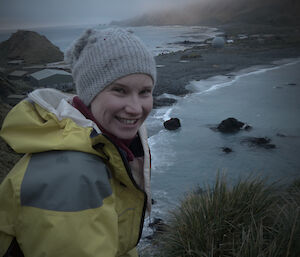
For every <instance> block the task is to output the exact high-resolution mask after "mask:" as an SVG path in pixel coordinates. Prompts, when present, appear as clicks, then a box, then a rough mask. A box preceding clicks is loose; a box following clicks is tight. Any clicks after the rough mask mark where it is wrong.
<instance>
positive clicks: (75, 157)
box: [21, 151, 112, 212]
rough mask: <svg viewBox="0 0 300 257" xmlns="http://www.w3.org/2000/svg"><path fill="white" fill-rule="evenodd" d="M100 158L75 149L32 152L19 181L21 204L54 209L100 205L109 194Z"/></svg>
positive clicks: (73, 208)
mask: <svg viewBox="0 0 300 257" xmlns="http://www.w3.org/2000/svg"><path fill="white" fill-rule="evenodd" d="M109 178H110V174H109V171H108V169H107V168H106V165H105V164H104V163H103V161H102V159H101V158H100V157H98V156H96V155H93V154H89V153H83V152H76V151H49V152H43V153H36V154H32V157H31V159H30V162H29V164H28V167H27V170H26V172H25V175H24V179H23V182H22V185H21V205H23V206H32V207H37V208H41V209H47V210H53V211H66V212H68V211H69V212H71V211H81V210H86V209H91V208H97V207H100V206H101V205H102V203H103V199H104V198H106V197H108V196H110V195H111V194H112V188H111V185H110V182H109Z"/></svg>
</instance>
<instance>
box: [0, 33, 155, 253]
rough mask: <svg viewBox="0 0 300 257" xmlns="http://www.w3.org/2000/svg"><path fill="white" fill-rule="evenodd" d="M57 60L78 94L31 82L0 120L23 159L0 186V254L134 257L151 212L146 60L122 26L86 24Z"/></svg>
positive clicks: (151, 64)
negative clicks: (30, 89) (35, 86)
mask: <svg viewBox="0 0 300 257" xmlns="http://www.w3.org/2000/svg"><path fill="white" fill-rule="evenodd" d="M65 60H66V62H68V63H69V64H70V66H71V69H72V75H73V79H74V82H75V86H76V91H77V94H78V95H76V96H71V95H67V94H64V93H62V92H60V91H57V90H53V89H37V90H35V91H33V92H32V93H30V94H29V97H28V99H25V100H24V101H22V102H20V103H19V104H18V105H16V106H15V107H14V109H13V110H12V111H11V112H10V113H9V114H8V115H7V117H6V119H5V121H4V123H3V126H2V130H1V136H2V137H3V138H4V140H6V142H8V144H10V146H11V147H12V148H13V149H14V150H15V151H16V152H19V153H24V154H25V156H24V157H23V158H22V159H21V161H19V163H17V164H16V166H15V167H14V168H13V170H12V171H11V172H10V173H9V174H8V175H7V177H6V178H5V180H4V181H3V182H2V184H1V185H0V206H1V211H0V242H1V244H0V257H2V256H16V255H15V252H16V251H17V252H18V251H19V253H20V252H22V253H23V254H24V256H32V257H37V256H61V255H64V256H72V257H74V256H75V257H76V256H80V257H85V256H86V257H88V256H93V257H96V256H99V257H103V256H105V257H116V256H124V257H125V256H126V257H131V256H132V257H133V256H135V257H137V251H136V248H135V247H136V245H137V244H138V242H139V239H140V237H141V233H142V229H143V222H144V218H145V215H147V214H149V213H150V211H151V193H150V152H149V148H148V143H147V133H146V129H145V126H144V125H143V123H144V121H145V119H146V118H147V116H148V115H149V113H150V111H151V109H152V105H153V98H152V92H153V89H154V86H155V81H156V66H155V61H154V58H153V56H152V54H150V52H149V51H148V50H147V49H146V47H145V46H144V45H143V44H142V43H141V41H140V40H139V39H138V38H136V37H135V36H134V35H132V34H131V33H129V32H127V31H124V30H122V29H107V30H99V31H98V30H93V29H92V30H87V31H86V32H85V33H84V34H83V35H82V36H81V37H80V38H79V39H78V40H76V41H75V42H74V44H73V45H72V46H71V47H70V49H69V50H68V51H67V53H66V56H65Z"/></svg>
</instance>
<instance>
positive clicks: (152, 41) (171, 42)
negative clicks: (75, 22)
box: [0, 25, 222, 55]
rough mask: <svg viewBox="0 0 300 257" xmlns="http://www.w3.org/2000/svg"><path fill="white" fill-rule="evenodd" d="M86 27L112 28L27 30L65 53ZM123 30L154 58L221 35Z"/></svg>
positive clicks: (3, 36) (178, 29)
mask: <svg viewBox="0 0 300 257" xmlns="http://www.w3.org/2000/svg"><path fill="white" fill-rule="evenodd" d="M90 27H94V28H97V29H105V28H108V27H114V26H110V25H94V26H87V25H85V26H65V27H64V26H62V27H47V28H33V29H30V30H33V31H36V32H38V33H40V34H41V35H44V36H46V37H47V38H48V39H49V40H50V41H51V42H52V43H53V44H54V45H56V46H58V47H59V48H60V50H61V51H63V52H65V51H66V50H67V49H68V47H69V46H70V44H71V43H72V42H73V41H74V40H75V39H77V38H78V37H79V36H80V35H81V34H82V33H83V32H84V31H85V30H86V29H87V28H90ZM125 29H127V30H129V31H130V32H132V33H134V34H135V35H137V36H138V37H140V38H141V40H142V41H143V42H144V43H145V44H146V46H147V47H148V48H149V49H150V50H151V51H152V52H153V53H154V55H159V54H161V53H170V52H174V51H179V50H184V49H186V48H188V47H190V45H188V44H182V42H184V41H190V42H194V43H199V44H201V43H203V42H204V40H206V39H208V38H212V37H214V36H216V35H220V34H222V33H221V32H219V31H218V30H217V29H215V28H211V27H204V26H141V27H126V28H125ZM14 32H16V30H0V42H2V41H4V40H7V39H8V38H9V37H10V35H11V34H12V33H14Z"/></svg>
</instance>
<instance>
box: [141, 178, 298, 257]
mask: <svg viewBox="0 0 300 257" xmlns="http://www.w3.org/2000/svg"><path fill="white" fill-rule="evenodd" d="M299 240H300V179H299V180H296V181H294V182H293V183H292V184H291V185H290V186H288V187H285V188H282V186H279V185H277V186H276V185H275V184H272V185H270V184H267V183H266V181H265V180H263V179H260V178H248V179H246V180H240V181H239V182H238V183H237V184H235V185H233V186H230V185H229V183H228V182H227V181H226V178H225V177H224V176H218V177H217V179H216V182H215V184H214V186H213V187H208V188H207V189H206V190H202V189H200V188H198V189H196V190H194V191H192V192H190V193H188V194H186V196H185V197H184V198H183V200H182V201H181V203H180V205H179V206H178V207H177V208H176V209H175V210H173V211H171V212H170V215H169V220H168V222H167V225H165V226H164V232H162V233H160V235H159V236H158V237H157V238H156V240H154V242H153V243H152V246H151V248H152V250H153V248H154V249H155V254H154V255H152V256H160V257H162V256H163V257H171V256H172V257H175V256H176V257H177V256H178V257H179V256H180V257H258V256H260V257H266V256H269V257H297V256H300V246H299ZM141 256H147V255H143V253H142V255H141Z"/></svg>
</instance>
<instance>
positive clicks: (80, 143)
mask: <svg viewBox="0 0 300 257" xmlns="http://www.w3.org/2000/svg"><path fill="white" fill-rule="evenodd" d="M73 97H74V95H71V94H65V93H62V92H60V91H58V90H55V89H49V88H47V89H38V90H35V91H33V92H32V93H30V94H29V95H28V98H27V99H25V100H23V101H22V102H20V103H19V104H17V105H16V106H15V107H14V108H13V109H12V110H11V111H10V112H9V113H8V115H7V116H6V118H5V120H4V122H3V125H2V129H1V133H0V135H1V137H2V138H3V139H4V140H5V141H6V142H7V143H8V144H9V145H10V146H11V147H12V148H13V149H14V150H15V151H16V152H18V153H34V152H43V151H48V150H66V149H67V150H74V151H76V150H78V151H86V152H93V148H92V147H91V145H92V144H91V143H89V142H91V140H92V138H91V137H90V135H91V132H92V131H93V130H95V131H96V132H97V133H98V134H99V133H100V130H99V128H98V127H97V125H96V124H95V123H94V122H93V121H91V120H88V119H86V118H85V117H84V116H83V115H82V114H81V113H80V111H78V110H77V109H76V108H74V107H73V106H72V104H71V103H72V99H73Z"/></svg>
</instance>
